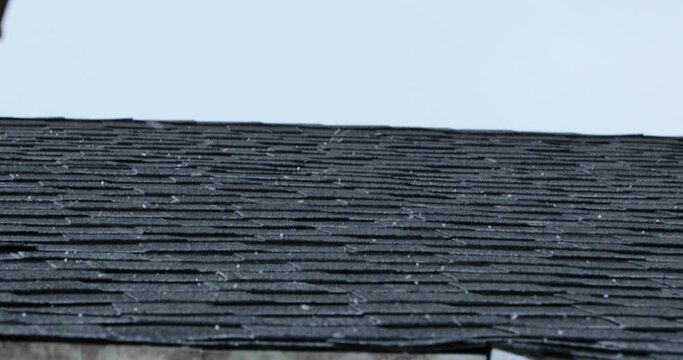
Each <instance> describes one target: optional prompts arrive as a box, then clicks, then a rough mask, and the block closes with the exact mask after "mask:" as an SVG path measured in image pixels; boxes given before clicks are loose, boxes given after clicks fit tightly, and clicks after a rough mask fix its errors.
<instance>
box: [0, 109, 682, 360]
mask: <svg viewBox="0 0 683 360" xmlns="http://www.w3.org/2000/svg"><path fill="white" fill-rule="evenodd" d="M682 189H683V139H680V138H662V137H645V136H579V135H571V134H565V135H561V134H539V133H513V132H476V131H451V130H430V129H409V128H387V127H323V126H304V125H299V126H294V125H262V124H216V123H213V124H202V123H191V122H184V123H165V122H135V121H70V120H60V119H52V120H13V119H0V337H2V338H12V337H16V338H26V337H29V338H32V339H38V338H40V339H52V340H96V341H106V342H143V343H157V344H182V345H194V346H219V347H256V348H273V347H282V348H321V349H325V348H329V349H341V348H352V349H387V350H406V349H410V350H417V351H432V350H457V349H465V348H466V349H484V348H486V347H489V346H491V344H507V345H508V346H511V347H513V348H516V349H521V350H524V351H536V352H540V353H542V354H544V355H543V356H574V357H588V358H590V357H614V356H626V357H644V356H652V357H667V356H669V357H672V358H676V357H680V356H683V208H682V207H683V196H682V195H681V190H682Z"/></svg>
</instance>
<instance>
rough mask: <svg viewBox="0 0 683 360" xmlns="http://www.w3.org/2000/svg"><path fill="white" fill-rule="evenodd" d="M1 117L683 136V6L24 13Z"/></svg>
mask: <svg viewBox="0 0 683 360" xmlns="http://www.w3.org/2000/svg"><path fill="white" fill-rule="evenodd" d="M5 20H6V21H5V32H4V35H5V37H4V38H3V40H2V41H0V114H2V115H13V116H69V117H88V118H92V117H95V118H110V117H135V118H141V119H195V120H226V121H263V122H307V123H324V124H387V125H401V126H430V127H449V128H456V129H512V130H536V131H571V132H582V133H647V134H660V135H683V1H680V0H670V1H663V0H650V1H648V0H641V1H629V0H566V1H550V0H537V1H525V0H515V1H508V0H499V1H494V0H476V1H475V0H472V1H457V0H442V1H440V0H338V1H332V0H327V1H325V0H241V1H235V0H232V1H231V0H202V1H187V0H182V1H180V0H101V1H99V0H98V1H92V0H59V1H54V0H13V1H11V2H10V5H9V8H8V12H7V14H6V19H5Z"/></svg>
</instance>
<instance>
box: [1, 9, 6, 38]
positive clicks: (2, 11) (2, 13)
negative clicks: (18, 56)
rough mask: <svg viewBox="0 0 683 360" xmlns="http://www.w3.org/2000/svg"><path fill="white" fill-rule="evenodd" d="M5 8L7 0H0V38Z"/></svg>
mask: <svg viewBox="0 0 683 360" xmlns="http://www.w3.org/2000/svg"><path fill="white" fill-rule="evenodd" d="M5 8H7V0H0V38H1V37H2V17H3V15H5Z"/></svg>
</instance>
